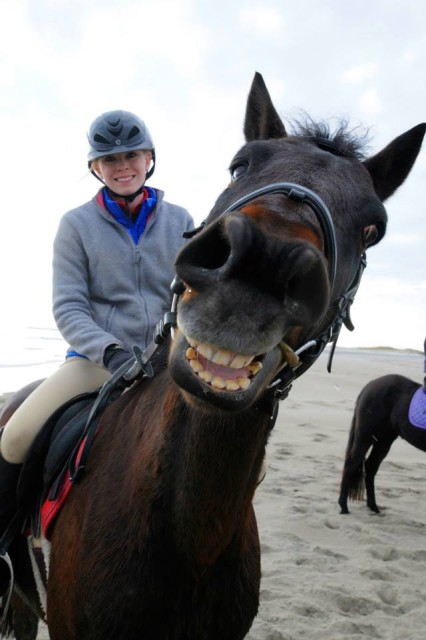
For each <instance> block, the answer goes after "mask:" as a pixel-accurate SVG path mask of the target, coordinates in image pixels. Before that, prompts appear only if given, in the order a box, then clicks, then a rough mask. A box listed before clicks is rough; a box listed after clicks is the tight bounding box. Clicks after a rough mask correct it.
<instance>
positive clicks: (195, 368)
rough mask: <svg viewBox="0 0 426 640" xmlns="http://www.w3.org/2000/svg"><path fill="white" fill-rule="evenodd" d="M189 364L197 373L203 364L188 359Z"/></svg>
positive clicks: (201, 369)
mask: <svg viewBox="0 0 426 640" xmlns="http://www.w3.org/2000/svg"><path fill="white" fill-rule="evenodd" d="M189 366H190V367H191V369H192V370H193V371H195V372H196V373H198V372H199V371H203V365H202V364H201V362H199V361H198V360H190V361H189Z"/></svg>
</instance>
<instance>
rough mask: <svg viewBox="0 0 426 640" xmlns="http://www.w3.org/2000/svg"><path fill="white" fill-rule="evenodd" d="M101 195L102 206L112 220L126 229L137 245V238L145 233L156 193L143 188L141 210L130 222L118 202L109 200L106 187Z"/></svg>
mask: <svg viewBox="0 0 426 640" xmlns="http://www.w3.org/2000/svg"><path fill="white" fill-rule="evenodd" d="M101 193H102V198H103V204H104V206H105V208H106V209H107V211H109V213H110V214H111V215H112V217H113V218H114V220H116V221H117V222H118V223H119V224H121V225H122V226H123V227H125V229H127V231H128V232H129V233H130V235H131V236H132V239H133V242H134V243H135V244H137V243H138V242H139V238H140V237H141V235H142V234H143V232H144V231H145V228H146V224H147V222H148V218H149V216H150V215H151V213H152V211H153V210H154V208H155V205H156V204H157V192H156V191H155V189H152V188H151V187H144V190H143V200H142V204H141V208H140V210H139V213H138V214H137V216H136V218H135V220H132V218H131V217H130V216H129V214H128V213H126V212H125V211H124V210H123V209H122V208H121V207H120V205H119V204H118V202H116V201H115V200H113V199H112V198H111V196H110V195H109V193H108V190H107V189H106V187H104V188H103V189H102V191H101Z"/></svg>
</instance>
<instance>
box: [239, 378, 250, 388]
mask: <svg viewBox="0 0 426 640" xmlns="http://www.w3.org/2000/svg"><path fill="white" fill-rule="evenodd" d="M237 382H238V384H239V385H240V387H241V389H247V388H248V387H249V386H250V382H251V380H250V378H237Z"/></svg>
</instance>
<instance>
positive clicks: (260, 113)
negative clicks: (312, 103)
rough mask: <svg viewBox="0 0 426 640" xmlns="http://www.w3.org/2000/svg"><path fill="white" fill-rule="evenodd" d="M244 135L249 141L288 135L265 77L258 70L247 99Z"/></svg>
mask: <svg viewBox="0 0 426 640" xmlns="http://www.w3.org/2000/svg"><path fill="white" fill-rule="evenodd" d="M244 135H245V138H246V141H247V142H250V141H251V140H269V138H285V137H286V136H287V132H286V130H285V127H284V125H283V123H282V120H281V118H280V117H279V115H278V113H277V112H276V110H275V107H274V105H273V104H272V100H271V97H270V95H269V92H268V89H267V88H266V84H265V82H264V80H263V77H262V76H261V75H260V73H257V71H256V73H255V74H254V78H253V82H252V85H251V88H250V93H249V95H248V99H247V107H246V117H245V120H244Z"/></svg>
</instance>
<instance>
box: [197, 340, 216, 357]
mask: <svg viewBox="0 0 426 640" xmlns="http://www.w3.org/2000/svg"><path fill="white" fill-rule="evenodd" d="M197 351H198V353H201V355H202V356H204V357H205V358H207V360H211V359H212V355H213V349H212V348H211V347H209V345H208V344H203V343H201V344H198V345H197Z"/></svg>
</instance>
